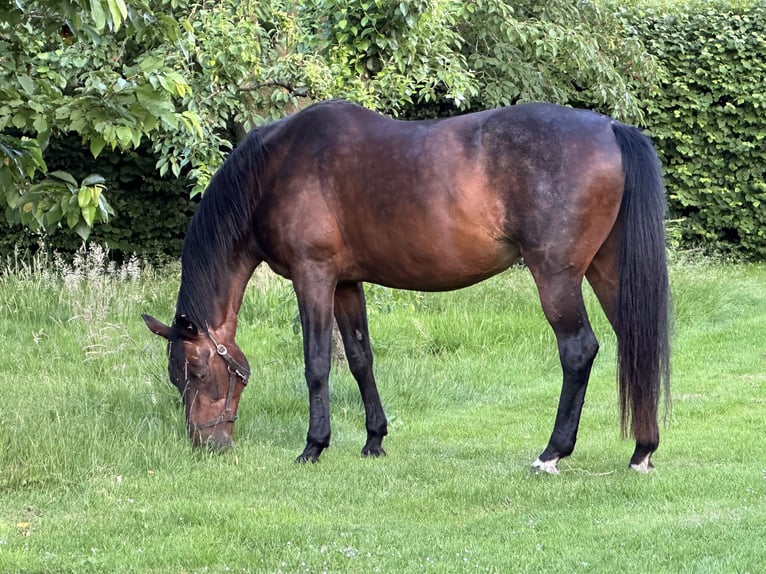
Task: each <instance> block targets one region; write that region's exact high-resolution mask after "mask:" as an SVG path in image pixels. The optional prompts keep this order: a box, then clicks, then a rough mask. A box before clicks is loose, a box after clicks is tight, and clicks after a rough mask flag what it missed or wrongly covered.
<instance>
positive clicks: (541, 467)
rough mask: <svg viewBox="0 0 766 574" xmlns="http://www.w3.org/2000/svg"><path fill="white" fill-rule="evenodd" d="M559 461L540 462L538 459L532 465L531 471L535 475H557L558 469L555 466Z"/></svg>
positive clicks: (555, 459) (554, 459) (553, 459)
mask: <svg viewBox="0 0 766 574" xmlns="http://www.w3.org/2000/svg"><path fill="white" fill-rule="evenodd" d="M558 461H559V459H557V458H552V459H551V460H546V461H542V460H540V459H539V458H538V459H537V460H536V461H535V462H533V463H532V471H533V472H535V473H539V472H545V473H548V474H554V475H555V474H558V473H559V469H558V467H557V466H556V464H557V463H558Z"/></svg>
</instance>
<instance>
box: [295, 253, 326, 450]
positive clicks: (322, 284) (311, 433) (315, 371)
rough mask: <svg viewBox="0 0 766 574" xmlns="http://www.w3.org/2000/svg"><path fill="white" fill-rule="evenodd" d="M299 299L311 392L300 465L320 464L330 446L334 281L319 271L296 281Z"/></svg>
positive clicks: (296, 291)
mask: <svg viewBox="0 0 766 574" xmlns="http://www.w3.org/2000/svg"><path fill="white" fill-rule="evenodd" d="M293 287H294V289H295V294H296V297H297V298H298V311H299V313H300V319H301V328H302V329H303V357H304V361H305V368H306V384H307V386H308V392H309V430H308V433H307V435H306V448H304V449H303V452H302V453H301V454H300V456H298V458H297V461H298V462H316V461H317V460H319V455H320V454H322V451H323V450H324V449H325V448H327V447H328V446H329V445H330V390H329V385H328V379H329V375H330V357H331V350H332V342H331V340H332V324H333V295H334V291H335V280H334V278H330V277H328V275H327V274H325V273H322V272H321V271H320V270H319V269H314V268H312V269H308V270H303V272H302V273H300V274H297V275H296V276H294V277H293Z"/></svg>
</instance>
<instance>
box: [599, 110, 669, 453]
mask: <svg viewBox="0 0 766 574" xmlns="http://www.w3.org/2000/svg"><path fill="white" fill-rule="evenodd" d="M612 129H613V130H614V135H615V137H616V138H617V143H618V145H619V146H620V151H621V152H622V164H623V172H624V174H625V192H624V195H623V198H622V205H621V207H620V216H619V219H618V221H619V222H620V225H621V227H622V237H621V241H620V255H619V257H620V263H619V266H620V284H619V295H618V301H617V318H616V325H615V330H616V332H617V355H618V356H617V379H618V386H619V393H620V420H621V425H622V433H623V436H624V435H625V434H626V432H627V427H628V420H630V430H631V433H632V435H633V436H634V437H635V439H636V441H638V442H641V443H646V444H650V445H653V446H654V448H656V445H657V444H658V443H659V431H658V429H657V411H658V406H659V401H660V394H661V391H662V393H663V394H664V398H665V408H666V412H667V409H668V408H669V406H670V383H669V379H670V343H669V340H668V339H669V335H668V330H669V325H668V313H669V304H670V303H669V301H670V291H669V286H668V269H667V260H666V256H665V227H664V219H665V213H666V203H665V186H664V184H663V182H662V171H661V168H660V162H659V159H658V158H657V153H656V152H655V150H654V147H653V146H652V142H651V140H649V138H647V137H646V136H645V135H643V134H642V133H641V132H640V131H639V130H638V129H637V128H635V127H632V126H626V125H624V124H621V123H619V122H613V124H612Z"/></svg>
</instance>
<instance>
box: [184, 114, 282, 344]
mask: <svg viewBox="0 0 766 574" xmlns="http://www.w3.org/2000/svg"><path fill="white" fill-rule="evenodd" d="M269 127H270V126H265V127H262V128H258V129H254V130H252V131H251V132H250V134H249V135H248V136H247V138H246V139H245V140H244V141H243V142H242V143H241V144H240V145H238V146H237V147H236V148H235V149H234V150H233V151H232V152H231V153H230V154H229V156H228V157H227V158H226V160H225V161H224V162H223V165H222V166H221V167H220V168H219V169H218V171H217V172H216V173H215V175H214V176H213V178H212V179H211V180H210V184H209V185H208V187H207V189H206V190H205V193H204V195H203V197H202V200H201V201H200V204H199V206H198V207H197V211H196V213H195V214H194V217H192V219H191V221H190V222H189V227H188V229H187V231H186V238H185V239H184V244H183V251H182V254H181V287H180V289H179V292H178V303H177V305H176V315H184V316H185V317H186V318H188V319H189V320H190V321H192V322H193V323H194V324H195V325H196V326H197V327H198V328H199V329H201V330H207V323H208V322H209V321H210V319H211V317H210V313H211V307H212V306H211V302H212V301H213V298H214V297H215V296H216V295H217V294H218V293H219V290H220V287H221V281H222V280H224V278H225V276H226V275H227V274H228V273H229V272H230V269H231V268H230V261H231V259H232V258H235V257H237V256H238V255H239V253H240V251H241V249H242V248H243V242H244V241H245V240H246V235H247V234H248V233H251V232H252V231H251V226H252V217H253V211H254V209H255V206H256V204H257V201H258V198H259V197H260V193H261V186H260V175H261V174H262V173H263V167H264V164H265V160H266V150H265V147H264V144H263V140H262V137H263V134H264V131H268V128H269Z"/></svg>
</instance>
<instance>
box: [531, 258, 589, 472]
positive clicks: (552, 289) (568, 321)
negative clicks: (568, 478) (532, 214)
mask: <svg viewBox="0 0 766 574" xmlns="http://www.w3.org/2000/svg"><path fill="white" fill-rule="evenodd" d="M527 263H528V264H529V267H530V270H531V271H532V274H533V276H534V277H535V282H536V283H537V287H538V290H539V292H540V301H541V303H542V306H543V311H544V312H545V316H546V318H547V319H548V322H549V323H550V325H551V327H552V328H553V331H554V333H555V334H556V341H557V343H558V351H559V359H560V361H561V368H562V371H563V374H564V380H563V383H562V387H561V396H560V397H559V406H558V411H557V413H556V421H555V423H554V426H553V432H552V433H551V438H550V440H549V441H548V446H547V447H546V448H545V450H544V451H543V452H542V454H541V455H540V456H539V457H538V458H537V460H536V461H535V462H534V463H533V464H532V468H533V469H535V470H541V471H545V472H548V473H551V474H557V473H558V468H557V466H556V465H557V463H558V461H559V459H561V458H563V457H565V456H568V455H569V454H571V453H572V451H573V450H574V446H575V442H576V441H577V429H578V427H579V424H580V413H581V412H582V407H583V403H584V402H585V391H586V389H587V387H588V379H589V377H590V370H591V366H592V365H593V360H594V359H595V357H596V353H597V352H598V341H597V340H596V337H595V335H594V334H593V330H592V329H591V327H590V324H589V323H588V316H587V314H586V311H585V304H584V302H583V298H582V276H577V275H573V274H570V273H568V272H567V271H566V270H565V271H563V272H558V273H548V272H546V271H544V270H541V269H539V268H538V269H536V268H535V267H534V263H532V264H530V261H529V260H527Z"/></svg>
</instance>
